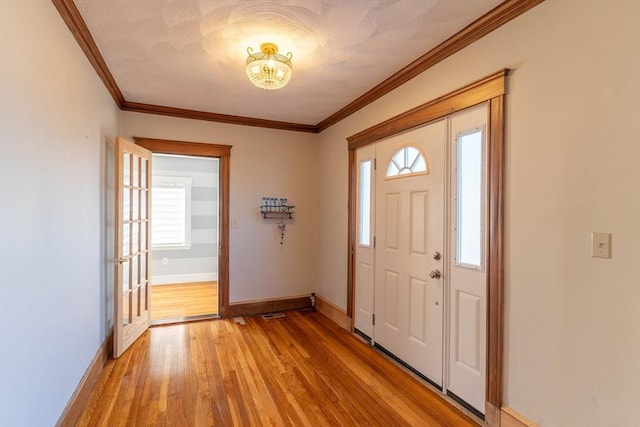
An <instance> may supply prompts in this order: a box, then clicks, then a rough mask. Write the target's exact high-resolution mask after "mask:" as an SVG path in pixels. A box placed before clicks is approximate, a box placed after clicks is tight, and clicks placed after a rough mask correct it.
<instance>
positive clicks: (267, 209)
mask: <svg viewBox="0 0 640 427" xmlns="http://www.w3.org/2000/svg"><path fill="white" fill-rule="evenodd" d="M294 208H295V206H291V205H289V204H288V202H287V199H285V198H280V199H279V198H277V197H263V198H262V205H261V206H260V213H261V214H262V218H264V219H293V214H294V213H295V212H294V211H293V209H294Z"/></svg>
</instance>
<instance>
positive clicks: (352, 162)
mask: <svg viewBox="0 0 640 427" xmlns="http://www.w3.org/2000/svg"><path fill="white" fill-rule="evenodd" d="M356 162H357V159H356V152H355V150H349V177H348V191H349V199H348V202H347V210H348V212H353V215H351V214H350V215H349V219H348V222H349V224H348V228H347V254H348V259H347V277H348V280H347V316H348V317H350V318H351V319H354V315H353V309H354V307H353V306H354V301H355V287H354V285H353V284H354V281H355V277H356V273H355V257H356V251H355V247H356V246H355V242H356V234H355V233H356V214H355V212H356V201H357V200H358V199H357V197H358V196H357V193H356V191H357V188H356V186H357V175H356V174H357V173H358V168H357V164H356ZM350 330H353V325H351V326H350Z"/></svg>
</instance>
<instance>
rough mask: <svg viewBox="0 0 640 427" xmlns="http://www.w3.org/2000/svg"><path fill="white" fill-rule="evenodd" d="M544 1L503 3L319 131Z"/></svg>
mask: <svg viewBox="0 0 640 427" xmlns="http://www.w3.org/2000/svg"><path fill="white" fill-rule="evenodd" d="M543 1H544V0H507V1H505V2H504V3H501V4H500V5H498V6H496V7H495V8H494V9H492V10H490V11H489V12H487V13H486V14H484V15H483V16H481V17H480V18H478V19H476V20H475V21H473V22H472V23H471V24H469V25H468V26H466V27H465V28H463V29H462V30H460V31H459V32H458V33H456V34H455V35H453V36H452V37H450V38H449V39H447V40H445V41H444V42H442V43H441V44H439V45H438V46H436V47H435V48H433V49H431V50H430V51H429V52H427V53H425V54H424V55H422V56H421V57H420V58H418V59H416V60H415V61H413V62H412V63H411V64H409V65H407V66H406V67H404V68H403V69H402V70H400V71H398V72H397V73H395V74H394V75H392V76H391V77H389V78H388V79H386V80H385V81H383V82H382V83H380V84H379V85H377V86H376V87H374V88H373V89H371V90H370V91H368V92H367V93H365V94H364V95H362V96H360V97H359V98H357V99H356V100H354V101H353V102H351V103H350V104H348V105H347V106H346V107H344V108H342V109H341V110H339V111H337V112H335V113H334V114H332V115H330V116H329V117H327V118H326V119H324V120H323V121H321V122H320V123H318V125H317V127H318V131H319V132H322V131H323V130H325V129H327V128H329V127H331V126H333V125H334V124H336V123H338V122H339V121H340V120H342V119H345V118H347V117H349V116H350V115H351V114H353V113H355V112H356V111H358V110H360V109H361V108H364V107H366V106H367V105H369V104H371V103H372V102H373V101H375V100H377V99H378V98H380V97H382V96H383V95H386V94H387V93H389V92H391V91H392V90H394V89H396V88H398V87H400V86H402V85H403V84H405V83H406V82H408V81H409V80H411V79H412V78H414V77H416V76H417V75H418V74H420V73H422V72H424V71H426V70H428V69H429V68H431V67H433V66H434V65H436V64H437V63H439V62H441V61H443V60H445V59H447V58H448V57H450V56H451V55H453V54H454V53H456V52H458V51H460V50H462V49H464V48H465V47H467V46H469V45H470V44H472V43H473V42H475V41H477V40H479V39H480V38H482V37H484V36H486V35H487V34H489V33H490V32H492V31H493V30H495V29H497V28H499V27H501V26H502V25H504V24H506V23H507V22H509V21H511V20H512V19H514V18H516V17H518V16H520V15H522V14H523V13H525V12H526V11H528V10H529V9H531V8H533V7H535V6H537V5H539V4H540V3H542V2H543Z"/></svg>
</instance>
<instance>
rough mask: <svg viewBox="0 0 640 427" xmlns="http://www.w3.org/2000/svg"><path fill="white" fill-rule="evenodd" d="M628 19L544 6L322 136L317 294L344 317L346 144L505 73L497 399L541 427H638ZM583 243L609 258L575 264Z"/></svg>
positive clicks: (604, 7) (637, 189) (568, 4)
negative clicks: (502, 321)
mask: <svg viewBox="0 0 640 427" xmlns="http://www.w3.org/2000/svg"><path fill="white" fill-rule="evenodd" d="M639 16H640V2H639V1H591V0H590V1H581V2H575V1H560V0H555V1H554V0H549V1H547V2H545V3H543V4H541V5H540V6H537V7H536V8H535V9H533V10H531V11H529V12H527V13H526V14H525V15H523V16H521V17H519V18H517V19H516V20H514V21H512V22H510V23H509V24H507V25H506V26H504V27H502V28H500V29H499V30H497V31H495V32H493V33H492V34H490V35H489V36H487V37H485V38H483V39H482V40H480V41H479V42H476V43H475V44H473V45H472V46H470V47H468V48H466V49H464V50H463V51H461V52H459V53H457V54H456V55H454V56H453V57H451V58H449V59H447V60H446V61H444V62H442V63H440V64H439V65H437V66H436V67H434V68H432V69H431V70H428V71H427V72H425V73H423V74H421V75H420V76H418V77H417V78H415V79H413V80H412V81H410V82H409V83H407V84H405V85H404V86H402V87H401V88H399V89H397V90H395V91H394V92H392V93H391V94H389V95H387V96H385V97H384V98H382V99H380V100H378V101H377V102H375V103H374V104H372V105H370V106H368V107H366V108H365V109H363V110H361V111H360V112H358V113H356V114H355V115H353V116H351V117H349V118H347V119H345V120H343V121H342V122H340V123H339V124H337V125H335V126H333V127H332V128H330V129H328V130H327V131H325V132H323V133H322V134H321V135H320V145H321V147H322V151H321V153H320V156H319V158H320V162H319V165H320V181H321V189H320V194H321V197H320V202H321V204H320V206H321V210H320V213H321V215H320V225H321V230H322V233H321V235H320V247H321V248H322V250H321V253H320V258H319V259H320V265H319V279H320V284H319V288H318V291H319V292H320V293H321V294H322V295H323V296H326V297H327V298H329V299H331V300H332V301H333V302H335V303H336V304H338V305H340V306H342V307H345V304H346V259H347V258H346V239H347V236H346V229H347V218H346V215H347V212H346V200H347V178H346V177H347V148H346V147H347V145H346V141H345V138H346V137H347V136H349V135H352V134H354V133H356V132H358V131H361V130H363V129H366V128H367V127H369V126H371V125H373V124H376V123H378V122H380V121H382V120H384V119H387V118H389V117H391V116H394V115H396V114H399V113H401V112H404V111H406V110H408V109H410V108H412V107H414V106H416V105H419V104H422V103H424V102H426V101H429V100H431V99H434V98H435V97H437V96H439V95H442V94H444V93H447V92H449V91H451V90H454V89H456V88H458V87H461V86H464V85H465V84H467V83H470V82H472V81H474V80H477V79H479V78H481V77H484V76H485V75H488V74H491V73H492V72H494V71H497V70H498V69H500V68H504V67H507V68H511V69H513V72H512V73H511V75H510V77H509V80H508V81H509V85H508V95H507V109H506V121H507V129H506V143H507V152H506V164H507V174H506V183H507V185H506V242H505V243H506V272H505V279H506V313H505V315H506V336H505V339H506V347H505V396H504V400H505V402H506V403H507V404H508V405H509V406H511V407H512V408H513V409H515V410H516V411H517V412H520V413H521V414H523V415H525V416H526V417H528V418H530V419H532V420H533V421H536V422H538V423H540V424H541V425H542V426H558V427H560V426H581V427H583V426H593V427H596V426H617V427H622V426H629V427H631V426H638V425H639V424H638V422H639V421H638V420H640V317H639V316H638V306H639V305H640V282H639V278H640V263H638V261H637V260H638V258H640V227H639V226H638V219H639V218H640V168H639V167H638V159H640V143H638V137H637V134H638V132H637V122H638V119H639V118H640V116H639V115H638V104H637V100H638V96H639V95H640V55H638V51H639V45H638V40H640V26H639V25H638V23H637V18H638V17H639ZM592 231H602V232H610V233H613V258H612V259H597V258H591V257H590V233H591V232H592Z"/></svg>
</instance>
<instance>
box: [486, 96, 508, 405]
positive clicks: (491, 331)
mask: <svg viewBox="0 0 640 427" xmlns="http://www.w3.org/2000/svg"><path fill="white" fill-rule="evenodd" d="M488 141H489V147H488V150H489V164H488V171H489V177H488V178H489V191H488V193H489V194H488V195H487V196H488V201H489V207H488V208H489V230H488V231H489V234H488V237H489V253H488V256H489V264H488V269H487V307H488V310H487V311H488V317H487V340H488V344H489V345H488V346H487V379H488V380H487V394H486V400H487V402H490V403H491V404H493V405H494V406H495V407H497V408H500V406H501V405H502V355H503V337H504V313H503V310H504V309H503V307H504V245H503V241H504V234H503V233H504V95H501V96H498V97H496V98H494V99H492V100H491V102H490V105H489V135H488Z"/></svg>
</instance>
